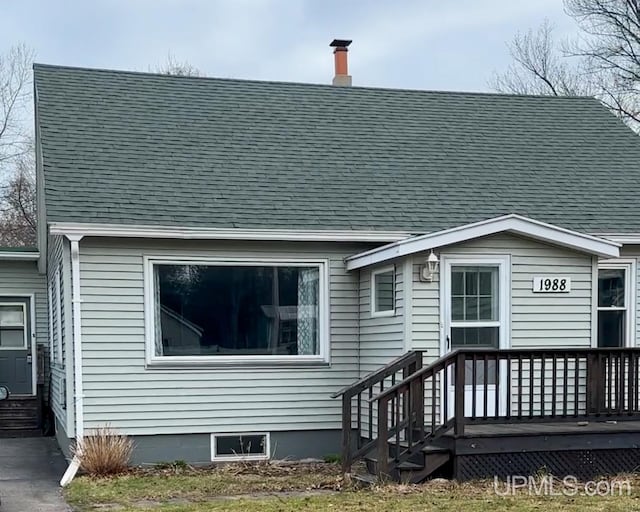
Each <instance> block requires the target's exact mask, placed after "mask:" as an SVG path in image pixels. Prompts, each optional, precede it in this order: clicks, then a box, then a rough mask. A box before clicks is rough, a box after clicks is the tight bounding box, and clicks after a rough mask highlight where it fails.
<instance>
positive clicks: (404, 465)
mask: <svg viewBox="0 0 640 512" xmlns="http://www.w3.org/2000/svg"><path fill="white" fill-rule="evenodd" d="M365 460H366V462H367V463H371V464H374V465H375V466H377V465H378V458H377V457H365ZM388 464H389V465H394V460H393V459H389V461H388ZM395 467H396V468H398V469H399V470H401V471H417V470H420V469H424V465H421V464H416V463H414V462H409V461H405V462H401V463H400V464H395Z"/></svg>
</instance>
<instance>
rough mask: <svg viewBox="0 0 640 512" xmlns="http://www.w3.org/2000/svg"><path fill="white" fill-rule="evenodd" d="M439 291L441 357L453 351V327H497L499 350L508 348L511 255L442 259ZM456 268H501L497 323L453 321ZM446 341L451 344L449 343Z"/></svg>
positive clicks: (509, 333) (452, 256)
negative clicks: (452, 298)
mask: <svg viewBox="0 0 640 512" xmlns="http://www.w3.org/2000/svg"><path fill="white" fill-rule="evenodd" d="M440 265H441V274H440V275H441V280H442V282H441V287H440V293H441V295H440V325H441V333H440V353H441V355H444V354H447V353H448V352H450V351H451V350H452V347H451V342H450V340H451V328H453V327H498V329H499V331H498V348H500V349H506V348H509V345H510V338H511V256H510V255H477V256H468V255H457V254H443V255H441V264H440ZM456 266H478V267H497V268H498V288H497V292H498V313H499V315H498V318H499V319H498V320H482V321H479V322H475V321H464V320H462V321H461V320H452V315H451V313H452V312H451V292H452V286H451V268H452V267H456ZM447 338H448V339H449V341H447Z"/></svg>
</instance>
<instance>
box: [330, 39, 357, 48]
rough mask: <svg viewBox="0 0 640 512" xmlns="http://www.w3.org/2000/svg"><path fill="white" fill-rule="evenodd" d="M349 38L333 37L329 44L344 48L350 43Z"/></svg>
mask: <svg viewBox="0 0 640 512" xmlns="http://www.w3.org/2000/svg"><path fill="white" fill-rule="evenodd" d="M351 41H352V40H351V39H334V40H333V41H331V44H329V46H333V47H334V48H346V47H347V46H349V45H350V44H351Z"/></svg>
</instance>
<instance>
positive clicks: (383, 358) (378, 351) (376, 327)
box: [359, 263, 405, 377]
mask: <svg viewBox="0 0 640 512" xmlns="http://www.w3.org/2000/svg"><path fill="white" fill-rule="evenodd" d="M385 266H388V265H385ZM394 267H395V294H394V303H395V314H394V315H393V316H381V317H372V316H371V311H372V302H371V299H372V297H371V286H372V283H371V273H372V271H375V270H376V267H373V268H371V269H363V270H362V271H360V345H359V360H360V377H364V376H365V375H367V374H369V373H371V372H372V371H375V370H377V369H378V368H380V367H382V366H384V365H386V364H387V363H389V361H391V360H392V359H394V358H396V357H398V356H400V355H401V354H402V353H403V352H404V351H405V340H404V305H403V290H404V282H403V265H402V263H399V264H396V265H395V266H394Z"/></svg>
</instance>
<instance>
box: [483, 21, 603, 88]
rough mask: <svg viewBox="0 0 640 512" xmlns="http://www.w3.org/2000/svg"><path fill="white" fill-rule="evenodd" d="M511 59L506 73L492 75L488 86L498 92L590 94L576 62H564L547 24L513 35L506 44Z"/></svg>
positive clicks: (588, 83)
mask: <svg viewBox="0 0 640 512" xmlns="http://www.w3.org/2000/svg"><path fill="white" fill-rule="evenodd" d="M509 51H510V53H511V56H512V57H513V60H514V64H512V65H511V66H510V67H509V68H508V69H507V71H506V72H504V73H496V74H495V76H494V78H493V81H492V82H491V86H492V87H493V88H494V89H495V90H496V91H499V92H503V93H512V94H542V95H549V96H567V95H568V96H576V95H585V94H591V92H592V91H591V83H590V82H589V81H588V80H586V79H585V78H584V77H583V76H582V70H581V69H580V67H579V62H577V61H574V62H571V61H569V60H568V59H566V58H565V57H564V56H563V55H562V53H561V51H560V50H559V49H558V45H557V44H556V41H555V39H554V36H553V26H552V25H551V24H550V23H549V21H548V20H545V21H544V23H543V24H542V25H541V26H540V27H539V28H538V29H536V30H533V29H531V30H529V31H527V32H526V33H524V34H522V33H519V34H517V35H516V36H515V37H514V39H513V41H512V42H511V43H510V44H509Z"/></svg>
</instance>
